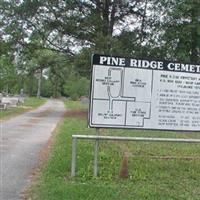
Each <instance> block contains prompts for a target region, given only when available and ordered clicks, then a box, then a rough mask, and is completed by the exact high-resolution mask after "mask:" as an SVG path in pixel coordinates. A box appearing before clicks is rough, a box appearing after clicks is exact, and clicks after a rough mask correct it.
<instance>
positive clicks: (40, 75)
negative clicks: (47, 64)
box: [37, 69, 42, 98]
mask: <svg viewBox="0 0 200 200" xmlns="http://www.w3.org/2000/svg"><path fill="white" fill-rule="evenodd" d="M41 88H42V69H40V71H39V76H38V89H37V98H40V97H41Z"/></svg>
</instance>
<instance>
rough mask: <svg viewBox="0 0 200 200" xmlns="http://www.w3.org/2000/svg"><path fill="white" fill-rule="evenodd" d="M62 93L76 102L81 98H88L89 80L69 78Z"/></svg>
mask: <svg viewBox="0 0 200 200" xmlns="http://www.w3.org/2000/svg"><path fill="white" fill-rule="evenodd" d="M64 91H65V94H66V95H67V96H70V97H71V98H72V100H77V99H78V98H79V97H81V96H88V91H89V80H88V79H87V78H85V77H75V76H73V77H71V78H70V79H69V80H67V81H66V84H65V85H64Z"/></svg>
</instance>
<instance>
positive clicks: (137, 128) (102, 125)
mask: <svg viewBox="0 0 200 200" xmlns="http://www.w3.org/2000/svg"><path fill="white" fill-rule="evenodd" d="M95 56H96V57H100V56H102V57H110V58H123V59H125V62H121V64H124V66H115V65H114V66H113V67H124V68H132V67H130V66H129V67H128V66H127V65H128V64H127V60H130V59H135V60H142V61H143V60H145V61H149V62H152V61H155V62H158V63H159V62H162V63H164V66H167V64H169V63H178V64H183V65H197V66H200V65H199V64H194V63H182V62H181V63H180V62H173V61H166V60H163V61H160V60H157V59H154V60H152V59H144V58H142V59H139V58H130V57H123V56H110V55H102V54H93V55H92V58H91V66H92V70H91V78H90V97H89V98H90V100H89V112H88V127H90V128H105V129H107V128H112V129H135V130H154V131H176V132H200V130H188V129H167V128H163V129H161V128H146V127H142V128H141V127H134V126H123V125H116V124H109V125H108V124H100V125H98V124H92V110H93V103H92V98H93V95H94V83H93V81H94V80H93V73H94V65H101V64H97V63H96V61H95ZM102 65H104V64H102ZM108 66H112V65H108ZM146 70H148V69H146ZM149 70H151V71H152V72H153V70H155V69H149ZM156 70H158V69H156ZM166 70H167V69H161V71H166ZM171 71H172V70H171ZM175 72H177V71H175ZM179 72H182V73H196V72H183V71H179ZM198 74H199V75H200V73H199V72H198ZM152 81H153V80H152Z"/></svg>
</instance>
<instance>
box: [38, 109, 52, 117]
mask: <svg viewBox="0 0 200 200" xmlns="http://www.w3.org/2000/svg"><path fill="white" fill-rule="evenodd" d="M51 111H52V109H47V110H44V111H42V112H40V113H39V114H38V115H37V116H36V117H46V116H47V115H48V114H49V113H50V112H51Z"/></svg>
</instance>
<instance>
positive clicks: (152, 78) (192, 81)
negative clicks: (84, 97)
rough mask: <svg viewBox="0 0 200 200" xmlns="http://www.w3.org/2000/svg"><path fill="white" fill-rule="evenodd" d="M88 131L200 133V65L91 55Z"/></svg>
mask: <svg viewBox="0 0 200 200" xmlns="http://www.w3.org/2000/svg"><path fill="white" fill-rule="evenodd" d="M92 64H93V69H92V80H91V97H90V113H89V126H90V127H110V128H136V129H160V130H178V131H200V65H195V64H183V63H175V62H169V61H154V60H140V59H133V58H123V57H110V56H104V55H93V59H92Z"/></svg>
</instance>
